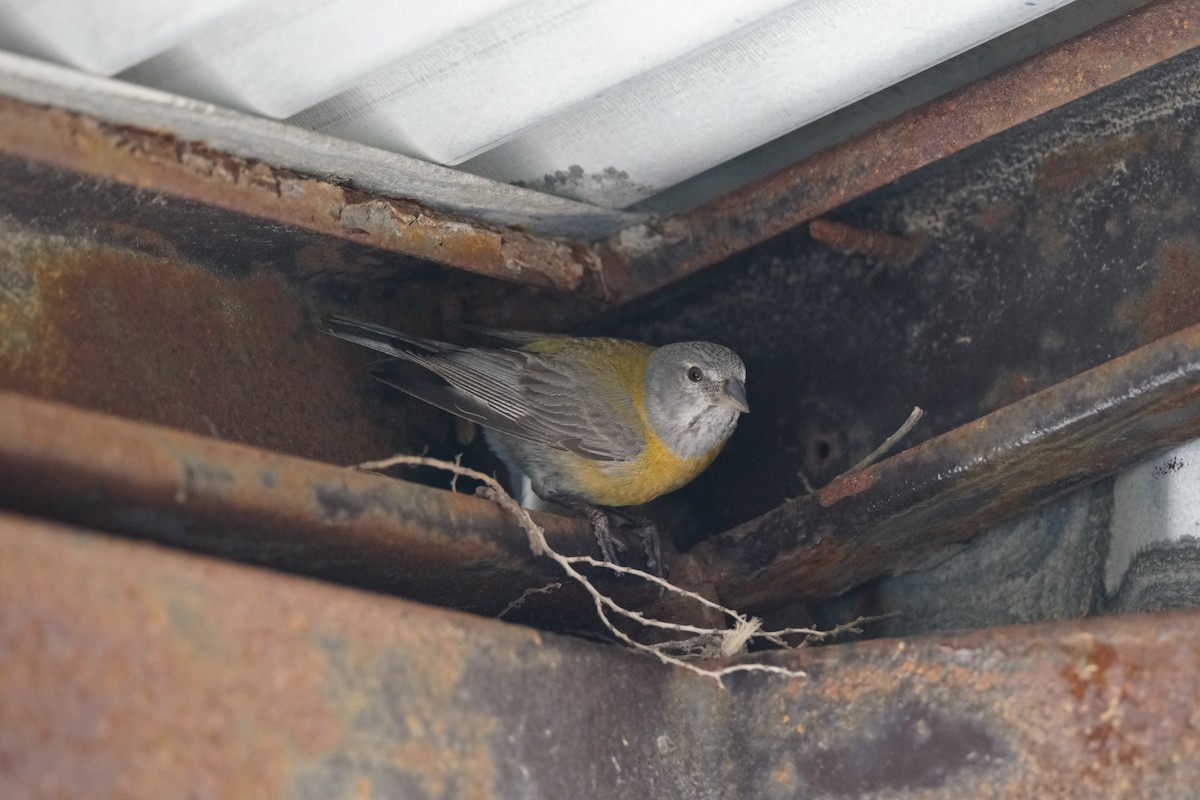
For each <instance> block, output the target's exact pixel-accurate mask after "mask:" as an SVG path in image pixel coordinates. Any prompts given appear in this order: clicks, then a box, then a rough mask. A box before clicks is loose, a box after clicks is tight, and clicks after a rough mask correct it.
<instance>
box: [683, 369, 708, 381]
mask: <svg viewBox="0 0 1200 800" xmlns="http://www.w3.org/2000/svg"><path fill="white" fill-rule="evenodd" d="M703 377H704V372H703V370H701V369H700V368H699V367H688V371H687V379H688V380H689V381H691V382H692V383H699V382H700V379H701V378H703Z"/></svg>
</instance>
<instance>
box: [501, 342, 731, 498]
mask: <svg viewBox="0 0 1200 800" xmlns="http://www.w3.org/2000/svg"><path fill="white" fill-rule="evenodd" d="M524 349H526V350H529V351H532V352H537V353H541V354H545V355H564V354H568V355H569V356H570V357H572V358H579V359H582V360H584V361H586V363H587V364H589V365H590V367H591V369H592V370H594V371H595V373H598V374H599V376H600V380H598V381H597V383H596V385H595V386H593V387H591V390H592V391H596V392H599V393H602V394H610V396H611V397H612V399H613V400H614V401H615V400H616V395H622V396H627V397H628V400H629V401H631V402H632V410H633V413H632V414H630V415H629V424H630V425H631V426H634V427H636V428H637V430H638V432H639V433H640V434H641V435H642V438H643V439H644V440H645V442H646V444H645V446H644V447H643V448H642V451H641V452H640V453H639V454H638V455H637V456H636V457H635V458H633V459H631V460H628V461H597V460H593V459H589V458H584V457H583V456H580V455H577V454H575V453H568V452H565V451H560V452H559V453H558V454H557V460H558V461H559V472H560V474H563V475H569V476H570V481H571V482H572V483H574V484H575V485H574V486H573V487H572V491H571V494H573V495H576V496H578V497H579V498H580V499H582V500H585V501H586V502H589V503H592V504H594V505H599V506H635V505H641V504H642V503H648V502H650V501H651V500H653V499H654V498H656V497H659V496H660V495H664V494H666V493H668V492H673V491H675V490H676V489H678V488H680V487H681V486H683V485H684V484H686V483H688V482H689V481H691V480H692V479H693V478H695V477H696V476H697V475H699V474H700V473H701V472H703V471H704V468H705V467H707V466H708V465H709V464H711V463H712V461H713V459H714V458H716V457H717V454H718V453H720V452H721V447H722V446H723V443H722V445H718V446H716V447H714V448H713V449H712V451H711V452H709V453H705V454H704V455H702V456H700V457H698V458H680V457H679V456H677V455H675V454H674V453H673V452H671V450H670V448H668V447H667V446H666V444H664V443H663V442H662V441H661V440H660V439H659V438H658V436H657V435H656V434H655V433H654V431H653V429H652V428H651V427H650V419H649V417H648V415H647V413H646V396H645V395H646V386H645V381H646V368H647V365H648V363H649V361H650V356H651V354H652V353H653V352H654V348H653V347H650V346H649V345H645V344H641V343H637V342H629V341H624V340H620V339H602V338H594V339H577V338H570V337H562V338H547V339H544V340H539V341H536V342H532V343H530V344H528V345H526V346H525V348H524ZM622 405H624V407H625V408H629V405H628V404H626V403H624V402H622V403H617V404H616V405H615V406H614V409H615V410H619V409H620V408H621V406H622Z"/></svg>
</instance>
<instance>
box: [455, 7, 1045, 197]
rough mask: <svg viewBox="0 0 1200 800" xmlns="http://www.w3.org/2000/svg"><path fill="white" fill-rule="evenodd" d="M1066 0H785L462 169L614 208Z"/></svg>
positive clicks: (738, 152) (983, 39) (714, 163)
mask: <svg viewBox="0 0 1200 800" xmlns="http://www.w3.org/2000/svg"><path fill="white" fill-rule="evenodd" d="M1067 2H1068V0H972V2H970V3H952V4H948V3H945V2H940V0H806V1H804V2H797V3H795V4H794V5H793V6H792V7H791V8H789V9H787V10H785V11H782V12H779V13H777V14H775V15H774V16H772V17H770V18H768V19H766V20H763V21H762V22H760V23H758V24H756V25H754V26H751V27H749V28H747V29H745V30H744V31H742V32H739V33H737V34H735V35H733V36H731V37H728V38H726V39H724V40H722V41H720V42H717V43H715V44H713V45H712V46H710V47H709V48H707V49H705V50H703V51H702V52H698V53H696V54H694V55H692V56H689V57H686V58H683V59H680V60H679V61H676V62H674V63H672V64H670V65H668V66H667V67H666V68H664V69H661V70H656V71H653V72H650V73H647V74H645V75H643V76H642V77H640V78H638V79H636V80H632V81H629V82H627V83H625V84H623V85H621V86H617V87H615V88H613V89H612V90H610V91H608V92H605V93H604V94H603V95H601V96H600V97H597V98H596V99H594V100H592V101H591V102H588V103H584V104H581V105H579V106H576V107H574V108H572V109H570V110H569V111H567V112H566V113H564V114H561V115H559V116H558V117H556V118H554V119H552V120H549V121H547V122H545V123H543V124H541V125H538V126H537V127H535V128H533V129H531V130H529V131H526V132H525V133H523V134H521V135H520V136H518V137H516V138H514V139H512V140H511V141H509V142H507V143H505V144H502V145H500V146H499V147H497V148H495V149H493V150H490V151H488V152H486V153H484V154H482V155H480V156H478V157H476V158H474V159H472V160H470V161H468V162H466V163H465V164H463V165H462V168H463V169H465V170H467V171H469V172H474V173H475V174H478V175H483V176H486V177H490V178H494V179H496V180H500V181H506V182H523V183H525V184H529V185H537V186H540V187H543V188H545V189H547V190H549V191H554V192H555V193H558V194H562V195H564V196H568V197H574V198H576V199H579V200H584V201H587V202H592V203H596V204H599V205H606V206H612V207H623V206H626V205H629V204H630V203H634V202H636V201H638V200H641V199H643V198H646V197H648V196H650V195H652V194H654V193H655V192H657V191H659V190H661V189H664V188H666V187H668V186H672V185H674V184H675V183H677V182H679V181H682V180H684V179H685V178H688V177H690V176H693V175H696V174H698V173H700V172H702V171H703V170H705V169H707V168H709V167H712V166H714V165H716V164H719V163H721V162H723V161H725V160H727V159H730V158H733V157H734V156H737V155H739V154H741V153H744V152H746V151H748V150H750V149H752V148H754V147H756V146H758V145H760V144H763V143H765V142H767V141H770V140H771V139H774V138H776V137H778V136H781V135H782V134H785V133H787V132H789V131H792V130H795V129H796V128H799V127H800V126H802V125H804V124H806V123H808V122H811V121H813V120H815V119H818V118H819V117H822V116H824V115H826V114H828V113H830V112H832V111H835V110H837V109H838V108H841V107H843V106H845V105H848V104H849V103H851V102H853V101H855V100H858V99H860V98H862V97H864V96H866V95H868V94H871V93H873V92H876V91H879V90H880V89H883V88H886V87H887V86H890V85H892V84H894V83H896V82H898V81H900V80H902V79H904V78H906V77H908V76H911V75H913V74H915V73H917V72H919V71H921V70H923V69H926V68H928V67H930V66H933V65H935V64H937V63H939V62H941V61H943V60H945V59H947V58H950V57H951V56H954V55H956V54H958V53H961V52H962V51H964V50H966V49H968V48H970V47H972V46H974V45H976V44H979V43H980V42H983V41H986V40H988V39H991V38H993V37H995V36H998V35H1000V34H1001V33H1004V32H1006V31H1008V30H1011V29H1012V28H1014V27H1016V26H1018V25H1020V24H1022V23H1024V22H1027V21H1029V20H1031V19H1034V18H1036V17H1038V16H1040V15H1042V14H1045V13H1047V12H1049V11H1051V10H1053V9H1054V8H1057V7H1059V6H1062V5H1066V4H1067ZM631 35H637V32H636V31H633V32H631ZM546 176H550V177H549V178H548V179H547V178H546Z"/></svg>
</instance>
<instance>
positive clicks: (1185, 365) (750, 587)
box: [688, 325, 1200, 611]
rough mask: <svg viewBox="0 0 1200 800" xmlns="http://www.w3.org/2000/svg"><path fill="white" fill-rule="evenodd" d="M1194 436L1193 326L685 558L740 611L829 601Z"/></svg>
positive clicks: (1198, 352) (1198, 348)
mask: <svg viewBox="0 0 1200 800" xmlns="http://www.w3.org/2000/svg"><path fill="white" fill-rule="evenodd" d="M1197 437H1200V325H1195V326H1192V327H1189V328H1185V329H1183V330H1182V331H1180V332H1178V333H1176V334H1173V335H1171V336H1167V337H1164V338H1162V339H1160V340H1158V341H1156V342H1153V343H1151V344H1149V345H1146V346H1145V347H1141V348H1139V349H1137V350H1134V351H1132V352H1130V353H1127V354H1126V355H1123V356H1120V357H1118V358H1116V359H1114V360H1112V361H1109V362H1106V363H1105V364H1102V365H1100V366H1098V367H1095V368H1093V369H1090V370H1087V371H1086V372H1083V373H1081V374H1079V375H1077V376H1075V377H1073V378H1070V379H1068V380H1066V381H1063V382H1062V383H1059V384H1057V385H1055V386H1052V387H1050V388H1048V389H1045V390H1043V391H1041V392H1038V393H1036V394H1033V395H1030V396H1029V397H1026V398H1023V399H1022V400H1019V401H1017V402H1015V403H1012V404H1011V405H1008V406H1005V407H1004V408H1001V409H999V410H998V411H995V412H993V413H991V414H988V415H987V416H985V417H982V418H981V419H978V420H976V421H975V422H972V423H969V424H967V425H964V426H962V427H959V428H956V429H955V430H952V431H949V432H948V433H945V434H943V435H941V436H938V437H936V438H934V439H930V440H929V441H926V442H923V443H921V444H920V445H918V446H916V447H913V448H911V449H909V450H906V451H905V452H902V453H900V454H898V455H896V456H894V457H892V458H889V459H887V460H885V461H883V462H881V463H878V464H875V465H874V466H872V467H869V468H867V469H864V470H862V471H860V472H855V473H852V474H849V475H845V476H842V477H840V478H837V479H835V480H833V481H832V482H830V483H829V484H828V485H826V486H824V487H823V488H821V489H820V490H818V491H817V492H815V493H813V494H810V495H806V496H803V497H799V498H796V499H792V500H787V501H785V502H784V503H783V504H782V505H780V506H778V507H777V508H775V509H774V510H772V511H769V512H767V513H766V514H764V515H762V516H760V517H758V518H756V519H753V520H750V521H749V522H746V523H744V524H742V525H740V526H738V527H736V528H734V529H732V530H730V531H727V532H725V533H722V534H720V535H718V536H715V537H713V538H711V539H709V540H707V541H705V542H702V543H701V544H700V545H698V546H697V547H695V548H693V549H692V550H691V551H690V552H689V553H688V557H689V558H691V559H695V560H696V562H697V565H696V566H695V567H694V570H695V574H702V575H705V576H706V579H707V581H708V583H709V585H710V586H713V587H715V588H716V591H717V593H718V594H719V595H720V597H721V598H722V599H723V600H724V601H725V602H726V604H728V605H732V606H733V607H735V608H739V609H743V610H753V611H764V610H769V609H771V608H776V607H779V606H781V605H784V604H786V603H789V602H795V601H803V600H811V599H818V598H822V597H830V596H833V595H836V594H839V593H840V592H842V591H845V590H846V589H849V588H850V587H852V586H855V585H857V584H859V583H862V582H864V581H866V580H870V579H872V578H876V577H879V576H881V575H889V574H894V573H896V572H901V571H904V570H906V569H909V568H912V567H913V566H915V565H916V564H919V563H921V562H922V561H925V560H926V559H928V558H929V557H930V555H931V553H936V551H937V549H938V548H939V547H944V546H947V545H950V544H952V543H955V542H960V541H963V540H965V539H968V538H970V537H971V536H974V535H975V534H977V533H980V532H982V531H984V530H986V529H987V528H988V527H990V526H993V525H996V524H998V523H1000V522H1003V521H1006V520H1008V519H1012V518H1014V517H1016V516H1018V515H1020V514H1022V513H1024V512H1026V511H1029V510H1030V509H1032V508H1034V507H1035V506H1036V505H1038V504H1040V503H1043V502H1045V501H1047V500H1050V499H1053V498H1054V497H1058V496H1060V495H1062V494H1063V493H1065V492H1068V491H1070V490H1072V489H1074V488H1078V487H1080V486H1084V485H1086V484H1087V483H1090V482H1092V481H1095V480H1098V479H1100V478H1102V477H1105V476H1107V475H1111V474H1113V473H1114V472H1117V471H1118V470H1120V469H1122V468H1124V467H1127V466H1130V465H1132V464H1134V463H1137V462H1138V461H1141V460H1144V459H1146V458H1149V457H1150V456H1152V455H1153V454H1155V453H1157V452H1159V451H1161V450H1164V449H1166V448H1168V447H1170V446H1173V445H1178V444H1181V443H1183V442H1186V441H1190V440H1192V439H1195V438H1197Z"/></svg>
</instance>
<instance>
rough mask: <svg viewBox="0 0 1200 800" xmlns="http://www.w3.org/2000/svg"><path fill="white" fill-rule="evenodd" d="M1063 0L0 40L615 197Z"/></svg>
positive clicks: (396, 148)
mask: <svg viewBox="0 0 1200 800" xmlns="http://www.w3.org/2000/svg"><path fill="white" fill-rule="evenodd" d="M1069 2H1070V0H971V2H960V3H946V2H938V1H937V0H798V1H797V0H790V2H789V0H739V1H735V0H691V1H690V2H688V1H685V0H523V1H522V0H453V1H452V2H449V3H444V4H441V5H438V4H432V3H414V2H392V3H387V2H383V3H381V2H378V0H375V1H374V2H368V1H367V0H327V1H326V2H316V1H315V0H206V2H204V3H193V2H187V1H186V0H108V1H107V2H105V1H104V0H0V49H8V50H13V51H15V52H19V53H24V54H28V55H33V56H37V57H40V58H45V59H48V60H52V61H58V62H60V63H65V64H69V65H72V66H75V67H78V68H80V69H83V70H87V71H90V72H93V73H98V74H113V73H119V75H118V77H119V78H121V79H122V80H128V81H131V82H134V83H139V84H143V85H146V86H150V87H156V88H161V89H165V90H168V91H172V92H176V93H178V94H182V95H186V96H189V97H193V98H197V99H201V100H208V101H211V102H214V103H218V104H221V105H226V106H230V107H232V108H236V109H241V110H244V111H249V112H252V113H255V114H260V115H264V116H269V117H275V118H279V119H287V120H288V121H289V122H291V123H292V124H295V125H298V126H303V127H307V128H310V129H312V130H315V131H320V132H325V133H328V134H330V135H331V136H335V137H338V138H343V139H348V140H351V141H355V142H360V143H364V144H368V145H372V146H375V147H379V148H383V149H386V150H389V151H392V152H395V153H400V154H404V155H410V156H414V157H417V158H421V159H424V160H428V161H431V162H435V163H439V164H445V165H459V168H460V169H462V170H465V171H467V172H471V173H474V174H477V175H481V176H484V177H489V178H493V179H495V180H498V181H502V182H513V183H521V184H523V185H528V186H531V187H533V188H538V189H542V190H544V191H548V192H553V193H556V194H560V195H563V196H566V197H572V198H575V199H579V200H583V201H586V202H590V203H593V204H596V205H600V206H607V207H612V208H621V207H625V206H628V205H629V204H632V203H636V202H638V201H640V200H643V199H645V198H647V197H649V196H651V195H653V194H655V193H656V192H659V191H661V190H662V189H665V188H667V187H670V186H672V185H675V184H677V183H679V182H680V181H683V180H685V179H687V178H689V177H692V176H694V175H696V174H698V173H700V172H703V171H705V170H707V169H709V168H711V167H713V166H715V165H717V164H720V163H722V162H725V161H727V160H729V159H732V158H734V157H736V156H738V155H739V154H742V153H745V152H747V151H749V150H751V149H753V148H755V147H757V146H759V145H761V144H763V143H765V142H768V141H770V140H773V139H775V138H777V137H779V136H782V135H784V134H787V133H789V132H791V131H795V130H796V129H798V128H801V127H802V126H804V125H806V124H808V123H810V122H812V121H814V120H816V119H819V118H821V117H823V116H825V115H827V114H829V113H830V112H832V111H835V110H837V109H839V108H842V107H843V106H846V105H847V104H849V103H852V102H854V101H855V100H858V99H860V98H863V97H865V96H867V95H870V94H871V93H873V92H878V91H880V90H882V89H885V88H887V87H889V86H891V85H893V84H895V83H897V82H898V81H901V80H903V79H905V78H907V77H909V76H911V75H914V74H916V73H918V72H920V71H922V70H925V69H927V68H929V67H931V66H933V65H935V64H938V63H939V62H941V61H944V60H945V59H948V58H950V57H952V56H954V55H956V54H958V53H961V52H963V51H965V50H967V49H969V48H971V47H974V46H975V45H978V44H980V43H983V42H986V41H988V40H990V39H993V38H995V37H996V36H999V35H1000V34H1003V33H1005V32H1007V31H1009V30H1011V29H1013V28H1015V27H1017V26H1020V25H1022V24H1024V23H1027V22H1029V21H1031V20H1033V19H1036V18H1037V17H1039V16H1041V15H1043V14H1045V13H1047V12H1049V11H1052V10H1054V9H1055V8H1058V7H1060V6H1064V5H1067V4H1068V3H1069Z"/></svg>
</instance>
